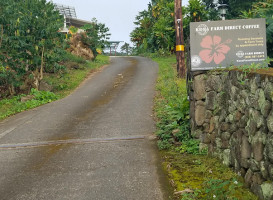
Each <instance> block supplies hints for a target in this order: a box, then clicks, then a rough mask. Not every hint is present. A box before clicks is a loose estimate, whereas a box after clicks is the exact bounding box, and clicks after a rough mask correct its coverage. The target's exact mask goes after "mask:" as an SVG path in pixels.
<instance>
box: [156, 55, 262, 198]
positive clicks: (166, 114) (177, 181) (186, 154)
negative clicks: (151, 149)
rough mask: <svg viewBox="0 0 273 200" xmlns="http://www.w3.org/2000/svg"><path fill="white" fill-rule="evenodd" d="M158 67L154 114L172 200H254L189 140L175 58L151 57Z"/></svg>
mask: <svg viewBox="0 0 273 200" xmlns="http://www.w3.org/2000/svg"><path fill="white" fill-rule="evenodd" d="M153 60H154V61H155V62H157V63H158V65H159V74H158V80H157V86H156V89H157V95H156V97H155V108H154V111H155V115H156V118H157V136H158V139H159V140H158V147H159V149H161V150H162V151H161V154H162V158H163V167H164V169H165V171H166V172H167V174H168V176H169V180H170V183H172V186H173V188H174V194H175V195H174V199H180V200H192V199H207V200H209V199H217V200H225V199H233V200H239V199H240V200H257V199H258V198H257V197H256V196H255V195H254V194H252V193H251V192H250V191H249V190H248V189H247V188H245V187H244V186H243V178H242V177H240V176H238V175H237V174H235V173H234V172H233V171H232V170H231V169H229V168H228V167H226V166H224V165H223V164H222V163H221V162H220V161H219V160H218V159H217V158H214V157H210V156H208V155H207V151H206V150H204V151H202V152H200V151H199V143H200V142H199V141H198V140H194V139H192V138H191V135H190V131H189V129H190V125H189V102H188V100H187V92H186V91H187V90H186V81H185V80H184V79H178V78H177V74H176V58H175V57H174V56H170V57H161V58H153Z"/></svg>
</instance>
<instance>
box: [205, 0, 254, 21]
mask: <svg viewBox="0 0 273 200" xmlns="http://www.w3.org/2000/svg"><path fill="white" fill-rule="evenodd" d="M202 1H203V2H204V3H205V5H206V9H209V10H214V11H216V10H217V9H216V8H217V7H218V5H219V4H227V5H228V11H227V16H226V18H227V19H237V18H241V17H240V15H241V14H242V12H243V11H248V10H250V9H251V7H252V4H253V3H255V2H257V0H243V1H242V0H217V1H214V0H202ZM214 13H215V12H214ZM211 14H212V13H211Z"/></svg>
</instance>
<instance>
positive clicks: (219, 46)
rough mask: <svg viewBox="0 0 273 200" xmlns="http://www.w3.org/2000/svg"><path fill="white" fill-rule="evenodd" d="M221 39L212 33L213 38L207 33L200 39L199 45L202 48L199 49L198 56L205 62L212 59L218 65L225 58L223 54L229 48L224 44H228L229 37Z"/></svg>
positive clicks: (209, 61)
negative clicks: (224, 39) (223, 40)
mask: <svg viewBox="0 0 273 200" xmlns="http://www.w3.org/2000/svg"><path fill="white" fill-rule="evenodd" d="M221 40H222V38H221V37H219V36H217V35H214V36H213V38H212V36H210V35H207V36H206V37H204V38H203V39H202V42H201V43H200V45H201V47H203V48H204V49H203V50H202V51H200V53H199V56H200V57H201V59H202V60H203V61H204V62H205V63H211V61H212V60H213V61H214V62H215V64H217V65H218V64H220V63H221V62H222V61H223V60H225V58H226V56H225V54H227V52H229V50H230V48H229V46H227V45H226V44H229V43H230V42H231V40H230V39H229V40H227V41H225V42H223V43H221Z"/></svg>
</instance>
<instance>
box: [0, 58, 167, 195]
mask: <svg viewBox="0 0 273 200" xmlns="http://www.w3.org/2000/svg"><path fill="white" fill-rule="evenodd" d="M156 76H157V65H156V64H155V63H154V62H152V61H151V60H149V59H146V58H140V57H127V58H126V57H124V58H122V57H112V58H111V64H110V65H109V66H107V67H105V68H104V69H103V70H102V71H101V72H99V73H97V74H95V75H94V76H92V77H90V78H89V79H88V80H86V81H85V82H84V83H83V84H82V86H81V87H80V88H78V89H77V90H76V91H75V92H74V93H73V94H72V95H70V96H68V97H66V98H64V99H62V100H59V101H56V102H53V103H50V104H47V105H44V106H41V107H39V108H36V109H33V110H31V111H27V112H23V113H20V114H18V115H15V116H13V117H11V118H9V119H7V120H4V121H1V122H0V199H1V200H15V199H16V200H43V199H46V200H47V199H48V200H59V199H60V200H64V199H69V200H72V199H73V200H74V199H76V200H82V199H88V200H90V199H91V200H97V199H98V200H127V199H128V200H131V199H135V200H150V199H151V200H161V199H162V200H163V199H164V200H165V199H169V198H168V195H169V194H168V191H169V189H168V186H167V185H168V183H167V181H166V178H165V176H164V175H163V173H162V171H161V166H160V161H159V156H158V153H157V150H156V147H155V146H156V145H155V140H154V139H153V132H154V131H155V125H154V121H153V117H152V106H153V96H154V88H155V80H156Z"/></svg>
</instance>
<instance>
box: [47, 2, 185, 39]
mask: <svg viewBox="0 0 273 200" xmlns="http://www.w3.org/2000/svg"><path fill="white" fill-rule="evenodd" d="M48 1H49V0H48ZM52 1H53V3H59V4H64V5H68V6H73V7H75V9H76V14H77V18H78V19H82V20H87V21H90V20H91V19H92V18H93V17H95V18H97V20H98V22H101V23H104V24H106V26H107V27H108V28H109V29H110V33H111V34H112V35H111V39H110V40H112V41H113V40H114V41H124V42H127V43H128V42H130V33H131V32H132V30H133V29H134V27H135V25H134V21H135V17H136V15H137V14H138V13H139V12H140V11H142V10H144V9H147V7H148V6H147V5H148V3H149V2H150V0H52ZM187 3H188V0H182V4H183V5H187Z"/></svg>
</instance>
